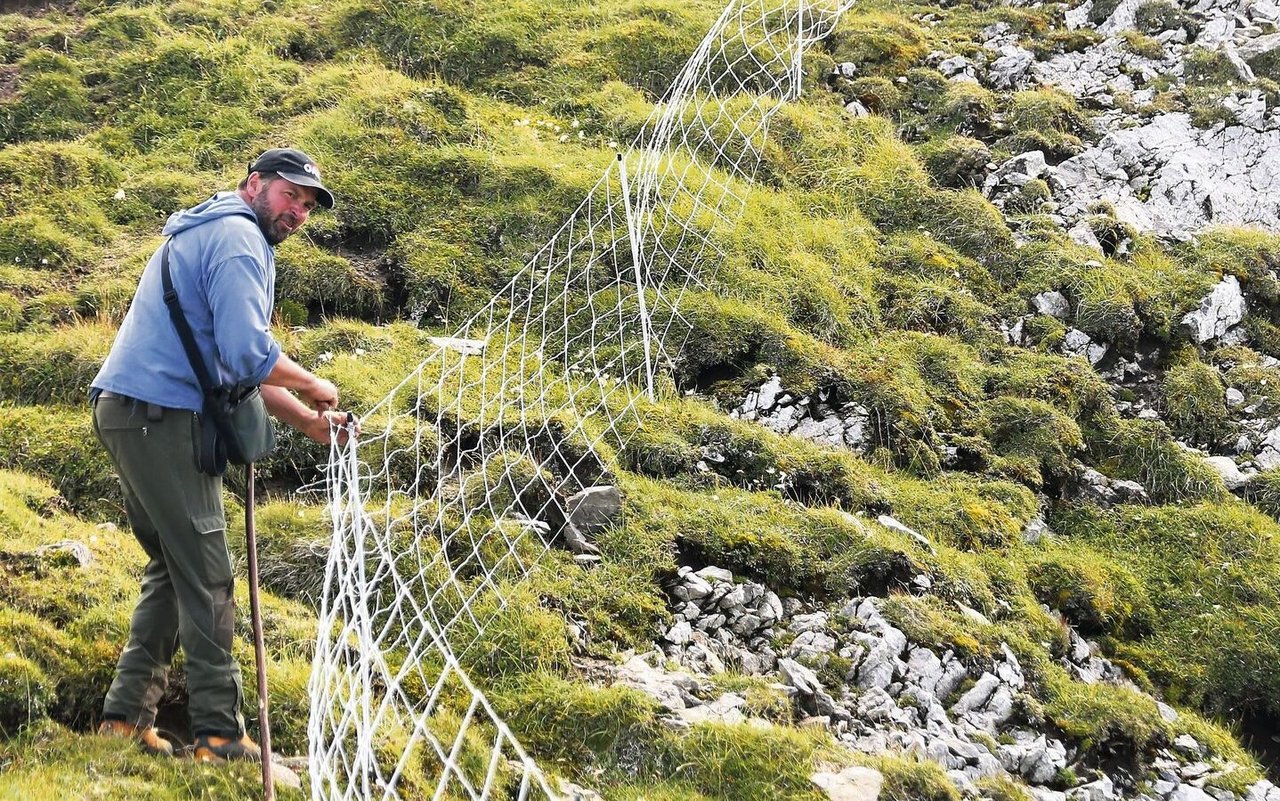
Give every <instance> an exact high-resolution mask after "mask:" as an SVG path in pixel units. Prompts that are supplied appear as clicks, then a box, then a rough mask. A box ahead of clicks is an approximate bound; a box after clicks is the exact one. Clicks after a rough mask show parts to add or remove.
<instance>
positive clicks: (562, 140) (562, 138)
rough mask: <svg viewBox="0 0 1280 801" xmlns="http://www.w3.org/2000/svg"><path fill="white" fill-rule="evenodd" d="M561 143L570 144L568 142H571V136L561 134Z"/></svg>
mask: <svg viewBox="0 0 1280 801" xmlns="http://www.w3.org/2000/svg"><path fill="white" fill-rule="evenodd" d="M560 141H561V142H568V141H569V134H560Z"/></svg>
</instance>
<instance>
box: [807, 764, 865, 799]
mask: <svg viewBox="0 0 1280 801" xmlns="http://www.w3.org/2000/svg"><path fill="white" fill-rule="evenodd" d="M809 780H810V781H812V782H813V784H814V785H815V786H816V787H817V788H818V789H819V790H821V791H822V792H823V793H825V794H826V796H827V798H828V799H830V801H876V799H878V798H879V797H880V790H881V788H882V787H883V786H884V776H883V775H882V774H881V773H880V771H878V770H875V769H873V768H864V767H861V766H854V767H849V768H845V769H844V770H842V771H840V772H839V773H829V772H826V771H819V772H817V773H815V774H813V776H811V777H810V778H809Z"/></svg>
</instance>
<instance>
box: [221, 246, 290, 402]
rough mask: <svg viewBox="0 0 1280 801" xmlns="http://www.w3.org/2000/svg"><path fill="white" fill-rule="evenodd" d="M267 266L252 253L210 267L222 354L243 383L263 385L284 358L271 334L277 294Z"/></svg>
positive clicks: (225, 361) (234, 374) (232, 371)
mask: <svg viewBox="0 0 1280 801" xmlns="http://www.w3.org/2000/svg"><path fill="white" fill-rule="evenodd" d="M269 287H270V284H269V282H268V280H267V270H266V266H265V265H264V264H263V263H262V262H261V260H259V259H255V258H254V257H252V256H249V255H238V256H234V257H232V258H229V259H226V260H224V261H220V262H218V263H216V264H214V265H213V266H212V268H211V269H210V271H209V278H208V285H207V292H208V297H209V308H210V309H211V310H212V312H213V338H214V343H215V345H216V347H217V349H218V357H219V359H220V360H221V361H222V363H223V364H224V365H226V367H227V368H228V369H229V370H230V371H231V373H232V375H233V376H235V378H236V381H237V382H238V383H239V384H241V385H242V386H243V385H250V384H261V383H262V381H263V380H264V379H265V378H266V377H267V375H268V374H269V373H270V372H271V370H272V368H273V367H275V365H276V362H277V361H278V360H279V358H280V344H279V343H278V342H276V340H275V337H273V336H272V335H271V301H272V298H271V294H270V288H269Z"/></svg>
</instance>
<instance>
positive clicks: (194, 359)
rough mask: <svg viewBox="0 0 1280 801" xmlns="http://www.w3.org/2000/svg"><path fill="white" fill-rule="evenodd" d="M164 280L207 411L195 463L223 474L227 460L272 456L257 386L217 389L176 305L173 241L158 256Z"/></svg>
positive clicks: (272, 435) (272, 432)
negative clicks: (171, 262) (171, 255)
mask: <svg viewBox="0 0 1280 801" xmlns="http://www.w3.org/2000/svg"><path fill="white" fill-rule="evenodd" d="M160 279H161V281H162V282H163V286H164V305H165V306H167V307H168V308H169V319H170V320H172V321H173V327H174V328H175V329H176V330H177V332H178V339H180V340H182V349H183V350H185V351H186V352H187V360H188V361H189V362H191V369H192V370H193V371H194V372H195V374H196V380H197V381H199V382H200V389H201V390H202V391H203V392H204V411H203V412H201V414H200V415H199V418H200V442H199V448H198V449H197V450H198V453H197V455H196V463H197V466H198V467H199V469H200V472H201V473H205V474H207V475H211V476H220V475H222V474H223V472H224V471H225V470H226V469H227V462H231V463H232V464H249V463H250V462H256V461H257V460H258V459H261V458H262V457H263V456H265V455H267V454H268V453H270V452H271V450H272V449H273V448H275V446H276V429H275V426H274V425H273V424H272V422H271V418H270V417H268V416H267V406H266V404H265V403H264V402H263V400H262V393H261V391H260V390H259V388H258V387H257V386H247V387H242V386H240V385H238V384H236V385H231V386H223V385H216V384H214V383H213V379H212V378H211V377H210V375H209V370H208V368H207V367H206V366H205V363H204V359H203V358H201V356H200V351H199V349H198V348H197V347H196V340H195V337H194V336H193V335H192V334H191V326H190V325H188V324H187V318H186V316H185V315H183V313H182V306H181V305H180V304H179V303H178V293H177V292H176V291H174V288H173V276H172V275H171V274H170V272H169V242H165V243H164V249H163V252H162V253H161V254H160Z"/></svg>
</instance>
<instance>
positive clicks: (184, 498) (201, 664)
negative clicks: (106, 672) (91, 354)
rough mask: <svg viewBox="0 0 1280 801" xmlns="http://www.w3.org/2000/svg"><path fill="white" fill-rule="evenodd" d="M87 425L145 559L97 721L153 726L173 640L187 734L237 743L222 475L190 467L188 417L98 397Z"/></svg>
mask: <svg viewBox="0 0 1280 801" xmlns="http://www.w3.org/2000/svg"><path fill="white" fill-rule="evenodd" d="M149 409H150V411H151V413H150V414H148V410H149ZM149 417H151V418H157V417H158V418H159V419H148V418H149ZM93 423H94V431H95V432H96V433H97V435H98V439H99V440H101V442H102V444H103V445H104V446H105V447H106V449H107V453H109V454H110V455H111V461H112V463H113V464H114V465H115V467H116V472H117V473H118V474H119V476H120V487H121V489H122V490H123V491H124V504H125V513H126V514H127V515H128V517H129V525H130V527H131V528H132V529H133V534H134V536H135V537H137V539H138V542H139V544H141V545H142V549H143V550H144V551H145V552H146V554H147V556H148V557H149V558H150V561H149V562H147V566H146V569H145V570H144V572H143V574H142V593H141V596H140V597H139V598H138V605H137V607H136V608H135V609H134V612H133V621H132V622H131V623H130V626H129V642H128V644H127V645H125V647H124V651H123V652H121V654H120V660H119V662H118V663H117V664H116V676H115V680H114V681H113V682H112V683H111V689H110V690H109V691H108V692H107V698H106V701H105V702H104V703H103V706H102V712H103V717H104V718H108V719H111V718H114V719H117V720H125V721H127V722H129V723H132V724H134V725H137V726H144V727H145V726H151V725H153V723H154V722H155V716H156V706H157V704H158V703H159V701H160V698H161V696H162V695H164V691H165V687H166V686H167V685H168V672H169V664H170V662H171V661H172V660H173V654H174V651H175V649H176V647H177V645H178V644H179V643H181V645H182V650H183V651H184V652H185V654H186V674H187V692H188V695H189V696H190V703H189V706H188V712H189V713H190V716H191V729H192V734H193V735H195V736H199V735H201V734H214V735H219V736H228V737H239V736H240V735H241V734H243V733H244V718H243V717H242V716H241V714H240V709H241V706H242V705H243V702H244V690H243V686H242V684H241V679H240V667H239V666H238V665H237V664H236V662H235V660H234V659H233V658H232V656H231V640H232V634H233V629H234V624H235V598H234V595H233V594H232V572H231V557H230V554H229V553H228V552H227V535H226V517H225V516H224V514H223V509H222V478H221V477H216V476H206V475H204V474H202V473H200V472H199V471H198V470H197V469H196V456H195V447H196V442H198V423H197V421H196V416H195V413H193V412H190V411H184V410H181V409H160V408H159V407H155V406H150V407H149V406H148V405H147V404H145V403H141V402H137V401H133V400H129V399H126V398H120V397H118V396H117V397H99V398H98V399H97V401H96V402H95V403H94V411H93Z"/></svg>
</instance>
